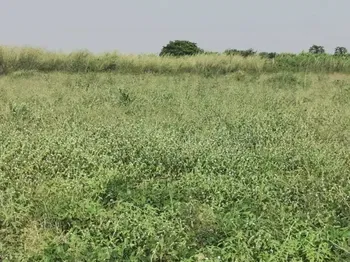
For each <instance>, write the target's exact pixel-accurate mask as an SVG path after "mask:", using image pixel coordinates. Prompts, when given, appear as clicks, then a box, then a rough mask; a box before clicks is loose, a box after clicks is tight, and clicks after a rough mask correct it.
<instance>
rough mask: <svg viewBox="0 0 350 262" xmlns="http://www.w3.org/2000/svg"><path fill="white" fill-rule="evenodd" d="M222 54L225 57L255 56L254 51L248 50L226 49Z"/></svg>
mask: <svg viewBox="0 0 350 262" xmlns="http://www.w3.org/2000/svg"><path fill="white" fill-rule="evenodd" d="M224 54H226V55H241V56H243V57H248V56H253V55H255V54H256V51H254V49H252V48H250V49H247V50H237V49H227V50H225V51H224Z"/></svg>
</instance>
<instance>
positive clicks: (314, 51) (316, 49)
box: [309, 45, 326, 54]
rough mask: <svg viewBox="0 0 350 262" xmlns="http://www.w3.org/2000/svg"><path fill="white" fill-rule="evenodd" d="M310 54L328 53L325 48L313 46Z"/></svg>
mask: <svg viewBox="0 0 350 262" xmlns="http://www.w3.org/2000/svg"><path fill="white" fill-rule="evenodd" d="M309 53H311V54H324V53H326V51H325V49H324V47H323V46H320V45H313V46H311V47H310V48H309Z"/></svg>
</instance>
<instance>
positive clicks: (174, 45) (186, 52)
mask: <svg viewBox="0 0 350 262" xmlns="http://www.w3.org/2000/svg"><path fill="white" fill-rule="evenodd" d="M203 52H204V51H203V50H202V49H201V48H199V47H198V46H197V44H196V43H193V42H190V41H185V40H175V41H170V42H169V43H168V44H167V45H166V46H163V48H162V51H161V52H160V54H159V55H160V56H166V55H168V56H191V55H197V54H200V53H203Z"/></svg>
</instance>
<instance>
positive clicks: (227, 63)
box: [0, 46, 350, 75]
mask: <svg viewBox="0 0 350 262" xmlns="http://www.w3.org/2000/svg"><path fill="white" fill-rule="evenodd" d="M19 70H36V71H41V72H52V71H64V72H73V73H74V72H110V71H112V72H119V73H132V74H142V73H156V74H178V73H191V74H201V75H222V74H228V73H233V72H237V71H239V70H240V71H245V72H249V73H271V72H281V71H286V72H304V73H305V72H314V73H320V72H324V73H335V72H338V73H350V57H349V56H333V55H328V54H322V55H315V54H309V53H302V54H298V55H296V54H280V55H278V56H277V57H276V58H274V59H266V58H261V57H260V56H258V55H256V56H250V57H246V58H244V57H242V56H240V55H235V56H232V55H225V54H202V55H197V56H188V57H179V58H176V57H159V56H157V55H120V54H118V53H105V54H92V53H90V52H88V51H77V52H73V53H70V54H66V53H58V52H48V51H46V50H43V49H35V48H29V47H28V48H18V47H17V48H16V47H15V48H14V47H6V46H0V74H1V73H11V72H15V71H19Z"/></svg>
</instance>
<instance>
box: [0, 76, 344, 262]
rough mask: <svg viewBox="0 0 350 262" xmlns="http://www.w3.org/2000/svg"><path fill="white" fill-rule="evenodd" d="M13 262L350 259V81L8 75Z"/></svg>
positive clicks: (4, 109)
mask: <svg viewBox="0 0 350 262" xmlns="http://www.w3.org/2000/svg"><path fill="white" fill-rule="evenodd" d="M0 181H1V183H0V256H1V257H2V258H3V259H4V261H244V262H246V261H247V262H249V261H315V262H316V261H350V76H345V75H325V74H323V75H316V74H304V73H300V74H292V73H277V74H265V75H257V74H256V75H254V74H247V73H244V72H237V73H235V74H231V75H226V76H220V77H215V76H206V77H205V76H200V75H190V74H189V75H186V74H178V75H172V76H171V75H152V74H140V75H126V74H124V75H123V74H115V73H114V74H112V73H99V74H95V73H89V74H68V73H50V74H44V73H36V72H17V73H13V74H8V75H6V76H2V77H0Z"/></svg>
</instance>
